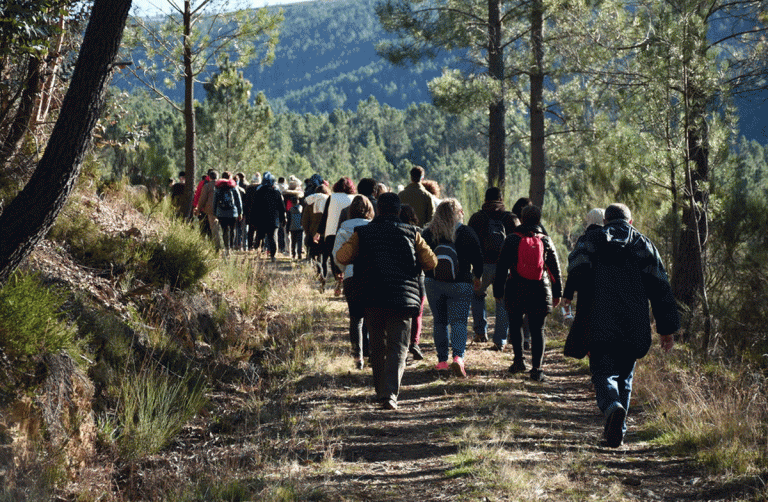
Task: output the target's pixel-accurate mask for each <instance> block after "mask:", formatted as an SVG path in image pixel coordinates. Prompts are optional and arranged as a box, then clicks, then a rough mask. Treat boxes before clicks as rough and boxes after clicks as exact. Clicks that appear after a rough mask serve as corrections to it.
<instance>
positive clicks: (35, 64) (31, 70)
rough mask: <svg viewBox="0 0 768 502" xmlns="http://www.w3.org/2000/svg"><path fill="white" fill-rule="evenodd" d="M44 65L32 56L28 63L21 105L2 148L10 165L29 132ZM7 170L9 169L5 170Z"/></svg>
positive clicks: (1, 156)
mask: <svg viewBox="0 0 768 502" xmlns="http://www.w3.org/2000/svg"><path fill="white" fill-rule="evenodd" d="M41 67H42V61H40V59H39V58H37V57H34V56H30V57H29V62H28V63H27V75H26V78H25V79H24V91H23V92H22V93H21V99H20V100H19V106H18V108H17V109H16V116H15V117H14V119H13V123H12V124H11V127H10V129H9V131H8V135H7V136H6V137H5V140H4V141H3V145H2V148H0V159H3V161H4V162H5V163H6V165H9V163H10V161H11V157H13V155H14V154H15V153H16V150H17V149H18V147H19V143H21V140H22V138H23V137H24V133H25V132H27V128H28V126H29V123H30V119H31V117H32V110H33V109H34V105H35V99H36V97H37V95H38V92H39V89H40V82H41V80H42V78H41V75H40V68H41ZM4 171H5V172H7V169H6V170H4Z"/></svg>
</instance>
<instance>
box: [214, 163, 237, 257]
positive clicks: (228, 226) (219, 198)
mask: <svg viewBox="0 0 768 502" xmlns="http://www.w3.org/2000/svg"><path fill="white" fill-rule="evenodd" d="M213 212H214V213H215V214H216V219H217V220H219V226H220V227H221V233H222V239H223V240H224V256H229V250H230V249H231V248H232V247H233V246H234V244H235V234H236V229H235V227H236V225H237V223H238V222H239V221H240V220H242V219H243V202H242V199H241V198H240V191H239V190H238V187H237V181H236V180H234V179H233V178H232V175H231V174H230V172H229V171H224V172H223V173H221V179H220V180H217V181H216V190H215V192H214V197H213Z"/></svg>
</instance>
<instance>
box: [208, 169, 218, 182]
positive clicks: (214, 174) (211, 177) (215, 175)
mask: <svg viewBox="0 0 768 502" xmlns="http://www.w3.org/2000/svg"><path fill="white" fill-rule="evenodd" d="M208 179H209V180H211V181H216V180H217V179H219V172H218V171H217V170H215V169H211V170H210V171H208Z"/></svg>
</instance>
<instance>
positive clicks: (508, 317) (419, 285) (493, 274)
mask: <svg viewBox="0 0 768 502" xmlns="http://www.w3.org/2000/svg"><path fill="white" fill-rule="evenodd" d="M409 174H410V183H409V184H408V185H407V186H405V187H403V188H402V189H401V190H399V191H398V192H392V191H389V190H388V188H387V187H386V186H383V185H382V184H380V183H377V182H376V181H375V180H373V179H371V178H363V179H362V180H360V181H359V183H358V184H357V185H355V184H354V183H353V182H352V180H350V179H349V178H341V179H339V180H338V181H337V182H336V183H334V184H333V185H332V186H329V183H328V182H326V181H324V180H323V179H322V178H321V177H320V176H319V175H317V174H316V175H313V176H312V177H311V178H309V179H307V180H305V184H304V187H303V189H301V188H300V186H299V181H298V180H297V179H295V178H294V177H291V179H290V180H289V183H288V184H287V185H283V184H282V183H281V182H280V181H278V180H275V177H274V176H273V175H272V174H271V173H268V172H267V173H264V175H263V176H262V177H261V180H260V182H259V183H258V184H257V183H256V180H255V179H254V180H252V183H250V184H247V185H245V186H241V185H240V183H241V182H243V181H244V180H243V178H244V176H241V175H242V173H239V174H238V175H236V176H231V175H230V173H228V172H224V173H222V174H221V177H220V178H219V176H218V173H216V172H215V171H211V172H209V173H208V174H207V180H205V181H204V182H201V185H200V187H198V191H197V193H199V197H198V195H197V193H196V196H195V207H196V208H197V209H198V211H199V212H200V214H203V215H205V216H206V218H204V219H205V220H207V223H208V227H209V228H210V232H211V235H218V230H217V228H218V227H217V226H220V227H221V230H222V232H221V234H222V236H223V247H224V250H225V253H226V252H227V250H229V249H231V248H237V247H238V246H239V247H240V248H241V249H249V250H254V249H255V250H259V249H260V248H261V247H262V246H264V247H266V251H267V253H268V255H269V257H270V259H271V260H272V261H274V260H275V254H276V252H277V250H278V249H285V252H286V253H290V254H291V256H292V257H293V258H298V259H301V258H302V251H303V248H305V247H306V249H307V254H308V259H309V260H311V261H312V262H313V263H314V266H315V272H316V274H317V277H318V280H319V281H320V284H321V290H324V287H325V284H326V280H327V279H328V278H329V277H332V278H333V279H335V288H334V294H335V295H336V296H341V295H342V294H343V295H344V298H345V299H346V302H347V306H348V311H349V336H350V344H351V348H352V355H353V360H354V364H355V365H356V367H357V368H358V369H363V368H364V366H365V361H366V359H367V360H368V361H369V364H370V367H371V369H372V372H373V382H374V387H375V392H376V400H377V402H378V403H379V405H380V406H381V407H382V408H383V409H390V410H395V409H397V408H398V396H399V393H400V383H401V380H402V376H403V373H404V371H405V367H406V359H407V356H408V354H409V353H410V354H411V355H412V357H413V358H414V359H416V360H421V359H423V358H424V355H423V353H422V351H421V349H420V347H419V341H420V337H421V328H422V316H423V312H424V306H425V301H426V302H428V304H429V307H430V310H431V312H432V317H433V337H434V344H435V349H436V352H437V362H436V366H435V369H436V370H437V371H438V372H443V371H445V372H452V373H453V374H455V375H456V376H457V377H460V378H466V377H467V367H466V364H465V360H464V356H465V351H466V347H467V339H468V318H469V316H470V315H471V316H472V327H473V331H474V340H475V341H476V342H487V341H489V339H488V320H487V311H486V296H487V291H488V289H489V288H491V291H492V294H493V298H494V300H495V328H494V331H493V335H492V340H491V341H492V346H491V348H492V349H493V350H497V351H504V350H505V349H506V348H507V347H508V346H511V347H512V353H513V360H512V364H511V366H510V367H509V372H510V373H522V372H526V371H527V372H528V374H529V376H530V378H531V379H533V380H534V381H537V382H543V381H545V380H546V376H545V374H544V371H543V362H544V349H545V338H544V332H543V327H544V322H545V319H546V317H547V315H549V314H550V313H551V312H552V310H553V308H554V307H557V306H558V305H559V304H560V302H561V301H562V302H563V305H564V306H566V307H568V308H570V304H571V301H572V300H573V299H574V296H576V297H577V299H578V302H576V318H575V320H574V322H573V324H572V326H571V331H570V333H569V335H568V340H567V341H566V353H567V355H573V356H574V357H584V356H588V357H589V364H590V370H591V372H592V382H593V383H594V388H595V394H596V400H597V405H598V407H599V408H600V410H601V411H602V412H603V414H604V415H605V417H606V420H605V427H604V431H603V432H604V440H605V442H606V444H607V445H608V446H610V447H618V446H620V445H621V444H623V440H624V434H625V432H626V415H627V410H628V409H629V403H630V395H631V391H632V382H633V375H634V369H635V364H636V361H637V359H640V358H642V357H643V356H644V355H645V354H646V353H647V352H648V350H649V348H650V345H651V317H650V311H649V302H650V305H651V307H652V308H653V318H654V320H655V325H656V330H657V332H658V333H659V334H660V336H661V345H662V348H663V349H664V350H669V349H670V348H671V347H672V345H673V343H674V338H673V334H674V333H675V332H676V331H677V330H678V329H679V322H680V321H679V316H678V311H677V305H676V302H675V300H674V298H673V296H672V291H671V288H670V285H669V281H668V278H667V274H666V272H665V270H664V266H663V264H662V262H661V259H660V256H659V253H658V251H657V249H656V248H655V246H654V245H653V243H652V242H651V241H650V240H649V239H648V238H647V237H646V236H644V235H643V234H641V233H640V232H639V231H638V230H637V229H635V228H634V227H633V226H632V216H631V213H630V210H629V208H628V207H627V206H626V205H624V204H620V203H615V204H611V205H610V206H608V207H607V208H605V209H604V210H603V209H599V208H596V209H593V210H592V211H590V212H589V213H588V214H587V223H588V227H587V228H586V230H585V232H584V234H583V235H582V236H581V237H580V238H579V240H578V242H577V243H576V246H575V248H574V249H573V251H572V252H571V253H570V255H569V257H568V280H567V281H566V282H565V283H564V281H563V274H562V270H561V268H560V263H559V259H558V256H557V251H556V249H555V246H554V244H553V242H552V239H551V238H550V236H549V235H548V234H547V231H546V230H545V228H544V226H543V225H542V222H541V209H540V208H539V207H537V206H535V205H533V204H531V202H530V200H529V199H527V198H520V199H519V200H518V201H517V202H516V203H515V205H514V206H513V207H512V209H511V210H510V211H508V210H507V209H506V207H505V205H504V202H503V200H502V192H501V190H499V189H498V188H496V187H491V188H489V189H488V190H487V191H486V193H485V201H484V203H483V205H482V207H481V208H480V209H479V210H478V211H476V212H474V213H473V214H472V215H471V216H470V218H469V220H468V221H467V223H466V224H465V223H464V219H465V215H464V210H463V208H462V206H461V204H460V203H459V201H458V200H456V199H454V198H444V199H440V197H439V190H437V191H436V189H435V184H434V183H432V184H431V186H430V184H429V183H425V181H426V180H425V179H424V174H425V173H424V169H423V168H421V167H418V166H416V167H414V168H413V169H411V171H410V173H409ZM227 194H229V195H227ZM230 198H231V199H232V200H231V201H229V200H228V199H230ZM241 224H242V230H237V229H238V228H241ZM281 229H282V230H281ZM254 231H255V233H256V238H255V239H254V238H253V233H254ZM281 235H284V236H285V239H284V240H283V237H281ZM246 236H247V238H246ZM329 272H330V274H329ZM526 351H530V357H529V360H528V362H529V364H530V368H529V367H528V366H527V365H526V359H525V352H526Z"/></svg>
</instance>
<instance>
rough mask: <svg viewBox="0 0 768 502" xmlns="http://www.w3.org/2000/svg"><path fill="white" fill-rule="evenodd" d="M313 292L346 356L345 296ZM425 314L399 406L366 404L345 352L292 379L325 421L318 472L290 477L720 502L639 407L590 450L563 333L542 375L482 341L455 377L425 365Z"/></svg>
mask: <svg viewBox="0 0 768 502" xmlns="http://www.w3.org/2000/svg"><path fill="white" fill-rule="evenodd" d="M318 300H320V301H326V302H328V304H329V306H330V308H331V310H332V311H333V312H334V316H333V319H334V321H333V326H332V328H331V330H330V332H329V337H328V338H327V339H326V340H325V343H330V344H333V345H337V346H338V348H339V352H340V353H345V351H346V348H347V345H348V338H347V334H346V304H345V303H344V302H343V301H342V300H341V299H340V298H334V297H333V293H332V292H329V291H326V292H325V294H324V295H323V297H322V298H320V297H318ZM424 321H425V323H424V324H425V325H424V334H423V337H422V342H421V347H422V350H423V351H424V355H425V359H424V360H423V361H413V360H412V358H411V356H409V358H408V366H407V369H406V372H405V375H404V377H403V386H402V389H401V393H400V398H399V405H400V409H399V410H397V411H383V410H379V409H378V408H377V406H376V403H375V402H374V400H373V397H374V396H373V387H372V377H371V375H370V368H368V367H366V368H365V369H364V370H361V371H358V370H356V369H353V362H352V359H351V357H350V356H347V355H343V356H339V357H340V362H339V364H340V365H341V366H347V367H348V368H349V369H348V371H346V373H345V372H344V371H343V370H342V371H338V372H336V373H334V374H327V375H314V376H312V377H308V378H306V379H305V381H303V382H301V384H300V385H299V393H298V396H297V399H298V401H300V402H301V404H302V408H303V409H305V410H306V412H307V413H308V414H310V415H311V417H312V420H313V421H316V423H322V424H324V425H323V427H321V428H322V429H323V430H324V434H325V438H324V440H325V441H326V443H327V444H326V446H325V450H326V451H325V453H324V455H323V458H324V459H325V461H326V462H325V463H324V464H323V466H322V468H320V467H319V466H320V465H321V464H322V462H321V461H318V462H308V465H307V467H306V468H305V469H306V470H305V471H304V472H303V473H302V474H301V475H300V476H302V477H303V476H309V477H311V478H313V482H314V483H317V486H318V487H322V489H321V491H323V492H325V493H335V494H337V495H338V497H339V499H342V500H402V501H418V500H669V501H672V500H731V498H730V497H729V495H727V494H715V493H709V494H705V493H703V490H704V485H705V484H706V483H705V482H703V481H702V480H703V479H706V478H705V477H703V476H702V474H701V473H698V472H697V469H696V468H694V467H693V464H692V463H691V462H690V461H689V460H688V459H679V458H672V457H670V456H668V455H666V454H664V452H663V451H662V450H661V448H660V447H658V446H655V445H653V444H651V443H648V442H645V441H643V440H641V439H640V438H639V437H638V435H637V430H638V427H637V425H638V424H639V423H641V422H642V421H643V410H642V405H641V404H637V405H635V404H634V403H633V406H634V407H633V408H632V409H631V410H630V415H629V423H630V430H629V432H628V436H627V440H626V444H625V445H624V446H623V447H621V448H619V449H615V450H614V449H609V448H605V447H603V446H601V445H600V440H601V433H602V423H603V419H602V416H601V415H600V414H599V411H598V409H597V407H596V405H595V402H594V394H593V391H592V388H591V383H590V381H589V375H588V371H587V370H586V369H585V368H584V367H583V366H580V365H579V364H577V363H576V362H574V361H573V360H569V359H566V358H564V357H563V356H562V339H563V337H564V333H562V332H551V331H550V332H549V333H548V338H549V339H550V340H549V342H548V348H547V351H546V355H545V368H544V369H545V373H546V375H547V380H546V381H545V382H543V383H539V382H534V381H532V380H530V379H529V378H528V374H527V373H525V374H521V375H520V374H519V375H510V374H509V373H507V371H506V370H507V367H508V366H509V365H510V364H511V359H512V354H511V352H506V351H505V352H503V353H499V352H495V351H493V350H491V345H492V344H491V343H483V344H471V345H470V346H469V347H468V349H467V353H466V357H465V360H466V365H467V372H468V375H469V377H468V378H467V379H466V380H462V379H457V378H456V377H453V376H449V375H446V374H445V372H443V373H442V374H439V373H438V372H437V371H436V370H434V369H433V367H434V364H435V363H436V353H435V350H434V345H433V340H432V335H431V333H432V330H431V315H430V313H429V312H428V309H427V312H425V316H424ZM490 322H491V323H492V322H493V319H492V318H491V319H490ZM469 323H470V332H471V318H470V320H469ZM548 324H549V325H550V326H553V327H556V328H558V329H561V330H562V328H561V327H560V326H558V325H557V324H556V323H554V322H549V323H548ZM527 356H528V357H529V354H528V355H527ZM528 364H529V363H528ZM331 373H332V372H331ZM313 471H314V472H313Z"/></svg>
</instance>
